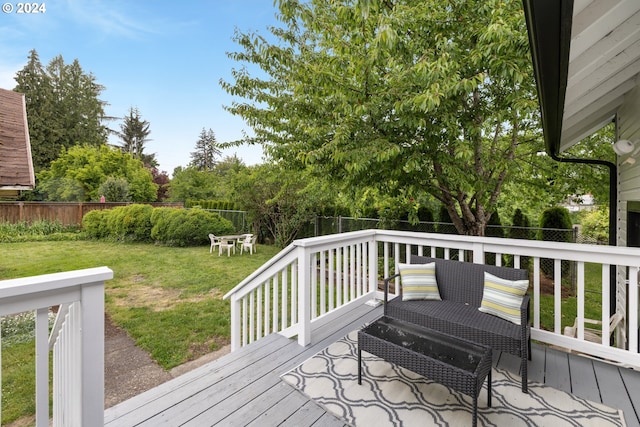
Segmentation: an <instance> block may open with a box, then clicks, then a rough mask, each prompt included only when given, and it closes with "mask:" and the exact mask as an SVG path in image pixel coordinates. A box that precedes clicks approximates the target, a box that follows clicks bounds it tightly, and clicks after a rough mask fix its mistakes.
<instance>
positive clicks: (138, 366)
mask: <svg viewBox="0 0 640 427" xmlns="http://www.w3.org/2000/svg"><path fill="white" fill-rule="evenodd" d="M104 325H105V326H104V335H105V336H104V340H105V341H104V349H105V351H104V386H105V392H104V407H105V408H110V407H111V406H114V405H116V404H118V403H120V402H122V401H124V400H127V399H129V398H131V397H133V396H136V395H138V394H140V393H142V392H144V391H146V390H149V389H151V388H153V387H156V386H158V385H160V384H162V383H164V382H166V381H168V380H170V379H172V378H175V377H177V376H179V375H182V374H184V373H185V372H188V371H190V370H191V369H194V368H197V367H198V366H201V365H203V364H205V363H207V362H210V361H212V360H215V359H217V358H218V357H221V356H223V355H225V354H227V353H229V350H230V347H229V346H225V347H223V348H221V349H220V350H218V351H215V352H213V353H209V354H207V355H205V356H202V357H200V358H199V359H196V360H193V361H191V362H187V363H185V364H183V365H180V366H176V367H175V368H173V369H172V370H171V371H169V372H167V371H165V370H164V369H162V368H161V367H160V366H159V365H158V364H157V363H155V362H154V361H153V360H152V359H151V357H150V356H149V354H148V353H147V352H146V351H144V350H142V349H140V348H138V347H137V346H136V345H135V342H134V341H133V339H131V337H129V335H127V333H126V332H125V331H124V330H123V329H122V328H119V327H117V326H115V325H114V324H113V323H111V320H110V319H109V317H108V316H106V315H105V319H104Z"/></svg>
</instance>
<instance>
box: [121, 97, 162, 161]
mask: <svg viewBox="0 0 640 427" xmlns="http://www.w3.org/2000/svg"><path fill="white" fill-rule="evenodd" d="M123 120H124V121H123V123H122V124H121V125H120V132H118V136H119V137H120V139H121V140H122V146H121V148H122V151H123V152H125V153H129V154H131V156H132V157H133V158H134V159H138V160H142V162H143V163H144V164H145V166H147V167H150V168H152V167H157V166H158V164H157V161H156V159H155V154H146V153H144V146H145V144H146V143H147V142H149V141H151V140H150V139H149V138H148V136H149V134H150V133H151V130H150V129H149V126H150V125H149V122H148V121H146V120H142V118H141V116H140V111H139V110H138V109H137V108H133V107H131V108H129V114H128V115H127V116H125V117H124V118H123Z"/></svg>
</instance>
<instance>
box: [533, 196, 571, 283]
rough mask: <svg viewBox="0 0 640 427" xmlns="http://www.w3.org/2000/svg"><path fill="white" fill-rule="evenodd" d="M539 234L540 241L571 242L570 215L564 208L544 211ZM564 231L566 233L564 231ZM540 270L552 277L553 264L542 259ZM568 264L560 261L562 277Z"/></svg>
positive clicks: (549, 260)
mask: <svg viewBox="0 0 640 427" xmlns="http://www.w3.org/2000/svg"><path fill="white" fill-rule="evenodd" d="M540 227H541V228H542V230H541V232H540V234H541V237H542V240H546V241H552V242H571V241H572V240H573V231H572V228H573V224H572V223H571V214H570V213H569V211H568V210H567V209H566V208H563V207H560V206H556V207H553V208H549V209H546V210H545V211H544V212H542V216H541V217H540ZM565 230H566V231H565ZM540 268H541V269H542V271H543V272H544V273H545V274H546V275H547V276H549V277H553V275H554V270H555V269H554V264H553V260H551V259H543V260H542V261H541V263H540ZM569 269H570V264H569V262H568V261H562V275H563V276H566V275H567V274H568V273H569Z"/></svg>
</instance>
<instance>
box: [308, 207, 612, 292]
mask: <svg viewBox="0 0 640 427" xmlns="http://www.w3.org/2000/svg"><path fill="white" fill-rule="evenodd" d="M371 228H378V229H385V230H403V231H416V232H425V233H442V234H458V231H457V230H456V227H455V226H454V225H453V224H451V223H442V222H425V221H421V222H419V223H417V224H412V223H411V222H409V221H403V220H393V221H390V220H381V219H375V218H353V217H343V216H339V217H325V216H322V217H321V216H318V217H316V219H315V222H314V223H313V224H308V225H307V226H306V227H304V229H303V230H302V233H301V234H299V235H298V238H304V237H316V236H324V235H328V234H336V233H346V232H349V231H358V230H366V229H371ZM485 236H487V237H503V238H512V239H526V240H544V241H552V242H569V243H583V244H599V245H606V244H607V243H608V242H607V241H606V240H605V241H602V240H597V239H594V238H590V237H588V236H585V235H584V234H582V233H581V232H580V227H578V226H574V227H573V228H571V229H552V228H539V227H514V226H507V225H488V226H487V227H486V229H485ZM450 256H451V257H452V259H456V256H457V251H455V250H452V253H451V254H450ZM503 257H504V258H506V259H503V265H507V264H509V263H510V262H512V260H511V259H510V258H509V256H508V255H503ZM487 258H488V259H487V260H486V262H487V263H489V264H494V263H495V254H487ZM529 262H530V260H529V259H528V258H526V257H523V259H521V265H522V267H523V268H526V267H527V266H528V263H529ZM540 264H541V265H540V267H541V269H542V271H543V272H544V273H545V275H547V276H548V277H550V278H552V277H554V270H555V265H554V261H553V260H552V259H541V260H540ZM561 269H562V277H563V282H564V283H565V284H566V285H568V286H570V287H571V289H572V290H574V291H575V284H576V281H577V270H576V265H575V263H574V262H570V261H562V263H561Z"/></svg>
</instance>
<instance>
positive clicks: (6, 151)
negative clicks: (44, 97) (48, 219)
mask: <svg viewBox="0 0 640 427" xmlns="http://www.w3.org/2000/svg"><path fill="white" fill-rule="evenodd" d="M34 186H35V177H34V173H33V161H32V159H31V143H30V141H29V128H28V126H27V110H26V104H25V98H24V95H23V94H21V93H18V92H14V91H11V90H6V89H0V189H13V190H29V189H33V187H34Z"/></svg>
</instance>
